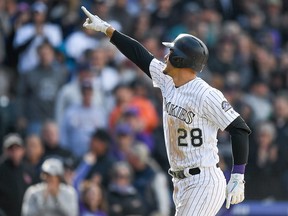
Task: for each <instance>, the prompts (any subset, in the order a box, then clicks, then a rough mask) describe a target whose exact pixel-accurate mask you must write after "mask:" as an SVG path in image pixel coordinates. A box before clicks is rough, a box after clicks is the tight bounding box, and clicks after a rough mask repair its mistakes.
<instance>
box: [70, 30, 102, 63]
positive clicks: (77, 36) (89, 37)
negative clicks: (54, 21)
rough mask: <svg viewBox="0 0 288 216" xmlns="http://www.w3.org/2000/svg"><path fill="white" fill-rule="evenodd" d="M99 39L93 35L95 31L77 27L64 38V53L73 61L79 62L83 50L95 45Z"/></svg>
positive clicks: (82, 56) (82, 55) (83, 52)
mask: <svg viewBox="0 0 288 216" xmlns="http://www.w3.org/2000/svg"><path fill="white" fill-rule="evenodd" d="M98 45H99V40H98V39H97V38H96V37H95V31H91V30H89V29H85V28H84V29H83V28H79V29H78V30H74V31H73V32H71V34H69V36H68V37H67V38H66V40H65V50H66V55H67V56H68V57H69V58H70V59H71V60H73V61H74V62H79V61H81V60H82V59H83V58H84V57H85V55H84V54H85V52H86V51H87V50H90V49H91V48H94V47H97V46H98Z"/></svg>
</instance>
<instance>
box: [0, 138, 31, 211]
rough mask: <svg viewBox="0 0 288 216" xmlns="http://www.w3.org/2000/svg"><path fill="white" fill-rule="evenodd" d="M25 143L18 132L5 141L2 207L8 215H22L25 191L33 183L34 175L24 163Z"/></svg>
mask: <svg viewBox="0 0 288 216" xmlns="http://www.w3.org/2000/svg"><path fill="white" fill-rule="evenodd" d="M24 154H25V150H24V143H23V140H22V138H21V137H20V136H19V135H18V134H14V133H13V134H9V135H7V136H6V137H5V139H4V142H3V155H2V157H1V162H0V173H1V175H0V194H1V196H0V209H2V210H3V211H4V213H5V214H6V215H7V216H19V215H21V206H22V200H23V196H24V193H25V191H26V189H27V188H28V186H29V185H30V184H32V175H31V174H30V173H29V170H28V169H27V168H26V167H25V166H24V164H23V163H22V161H23V157H24Z"/></svg>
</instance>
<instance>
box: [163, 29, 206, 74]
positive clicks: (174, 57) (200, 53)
mask: <svg viewBox="0 0 288 216" xmlns="http://www.w3.org/2000/svg"><path fill="white" fill-rule="evenodd" d="M162 44H163V45H164V46H166V47H168V48H170V50H171V51H172V52H171V54H170V56H169V61H170V63H171V64H172V65H173V66H174V67H176V68H191V69H193V70H194V71H196V72H201V71H202V69H203V68H204V66H205V65H206V63H207V60H208V57H209V52H208V49H207V47H206V45H205V44H204V43H203V42H202V41H201V40H200V39H199V38H197V37H194V36H192V35H190V34H180V35H178V36H177V37H176V38H175V40H174V41H173V42H171V43H170V42H162Z"/></svg>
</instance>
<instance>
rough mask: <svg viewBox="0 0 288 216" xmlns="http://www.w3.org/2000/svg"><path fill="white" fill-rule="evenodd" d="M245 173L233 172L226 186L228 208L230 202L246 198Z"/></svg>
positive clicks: (237, 201)
mask: <svg viewBox="0 0 288 216" xmlns="http://www.w3.org/2000/svg"><path fill="white" fill-rule="evenodd" d="M244 184H245V181H244V174H237V173H233V174H231V178H230V180H229V182H228V184H227V187H226V208H227V209H229V208H230V204H237V203H240V202H242V201H243V200H244Z"/></svg>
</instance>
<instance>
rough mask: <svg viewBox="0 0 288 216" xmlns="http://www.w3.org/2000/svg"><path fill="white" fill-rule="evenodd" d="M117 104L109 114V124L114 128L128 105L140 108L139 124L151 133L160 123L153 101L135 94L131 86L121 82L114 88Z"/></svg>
mask: <svg viewBox="0 0 288 216" xmlns="http://www.w3.org/2000/svg"><path fill="white" fill-rule="evenodd" d="M114 95H115V100H116V105H115V107H114V108H113V110H112V112H111V113H110V116H109V126H110V128H111V129H112V130H113V129H114V128H115V125H117V123H118V122H121V117H122V115H123V113H124V112H125V110H126V109H127V108H128V107H134V108H136V109H138V110H139V124H140V125H142V127H143V131H145V132H147V133H151V132H152V131H153V129H155V128H156V127H157V125H158V121H159V119H158V116H157V112H156V109H155V107H154V105H153V104H152V102H151V101H150V100H149V99H147V98H144V97H139V96H135V94H134V92H133V90H132V88H131V86H129V85H127V84H121V85H118V86H117V87H116V89H115V90H114Z"/></svg>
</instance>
